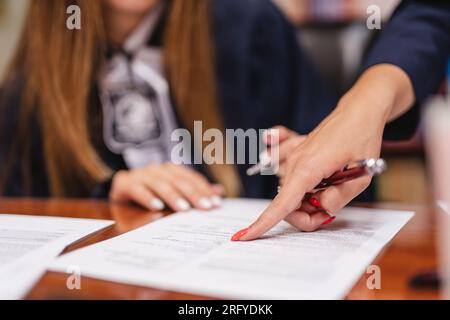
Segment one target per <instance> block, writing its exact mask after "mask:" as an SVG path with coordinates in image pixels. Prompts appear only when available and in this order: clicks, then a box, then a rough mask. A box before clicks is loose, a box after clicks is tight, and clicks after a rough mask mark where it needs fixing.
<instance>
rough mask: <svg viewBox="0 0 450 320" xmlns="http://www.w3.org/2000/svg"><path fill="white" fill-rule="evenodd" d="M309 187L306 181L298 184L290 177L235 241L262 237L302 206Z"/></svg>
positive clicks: (237, 235)
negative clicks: (267, 205)
mask: <svg viewBox="0 0 450 320" xmlns="http://www.w3.org/2000/svg"><path fill="white" fill-rule="evenodd" d="M306 190H307V187H306V183H303V185H302V184H298V183H297V179H290V180H289V182H288V183H287V184H286V187H284V188H283V189H282V190H281V191H280V193H279V194H278V195H277V196H276V197H275V199H274V200H273V201H272V203H271V204H270V205H269V207H267V209H266V210H264V212H263V213H262V214H261V215H260V216H259V218H258V219H257V220H256V221H255V222H254V223H253V224H252V225H251V226H250V227H249V228H247V229H243V230H241V231H239V232H238V233H237V234H236V235H235V237H233V240H234V241H249V240H254V239H257V238H260V237H261V236H262V235H263V234H264V233H266V232H267V231H269V230H270V229H271V228H273V227H274V226H275V225H276V224H278V223H279V222H280V221H282V220H283V219H284V218H285V217H286V216H288V215H289V214H290V213H291V212H293V211H294V210H296V209H297V208H299V207H300V205H301V203H302V200H303V197H304V196H305V193H306Z"/></svg>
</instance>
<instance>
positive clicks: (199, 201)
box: [174, 179, 214, 210]
mask: <svg viewBox="0 0 450 320" xmlns="http://www.w3.org/2000/svg"><path fill="white" fill-rule="evenodd" d="M174 187H175V188H176V189H177V190H178V191H179V192H180V194H181V195H183V197H185V198H186V199H187V200H188V201H189V202H190V203H191V205H192V206H193V207H195V208H197V209H200V210H211V209H212V208H213V207H214V204H213V202H212V199H211V197H210V196H207V195H205V194H204V193H202V192H201V191H200V190H199V189H197V188H196V186H195V181H193V180H189V179H180V181H179V182H178V183H177V184H174Z"/></svg>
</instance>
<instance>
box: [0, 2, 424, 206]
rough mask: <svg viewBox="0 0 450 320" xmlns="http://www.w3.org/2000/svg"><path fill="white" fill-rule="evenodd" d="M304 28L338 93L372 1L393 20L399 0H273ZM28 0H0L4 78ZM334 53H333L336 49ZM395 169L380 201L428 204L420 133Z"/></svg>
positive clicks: (361, 46) (305, 42)
mask: <svg viewBox="0 0 450 320" xmlns="http://www.w3.org/2000/svg"><path fill="white" fill-rule="evenodd" d="M273 1H274V2H275V3H276V4H277V5H278V6H279V7H280V8H281V10H282V11H283V13H284V14H285V15H286V17H287V18H288V19H289V20H290V21H291V22H292V23H293V24H294V25H295V26H296V27H297V28H298V32H299V42H300V43H301V45H302V46H303V47H304V48H305V49H306V51H307V52H309V55H310V57H311V58H312V60H313V61H314V63H315V64H316V65H317V67H318V69H319V70H320V72H321V73H322V76H323V77H324V79H325V80H326V81H327V82H328V84H329V86H330V87H331V88H332V89H333V90H334V91H335V93H336V94H337V95H342V93H344V92H345V91H346V90H347V89H348V88H349V87H350V86H351V84H352V83H353V81H354V80H355V77H356V76H357V73H358V68H359V66H360V63H361V61H362V58H363V56H364V53H365V52H366V51H367V49H368V47H369V46H370V44H371V42H372V41H373V40H374V39H375V38H376V36H377V34H378V32H379V31H378V30H369V29H368V28H367V27H366V19H367V17H368V14H367V12H366V10H367V7H368V6H369V5H372V4H375V5H378V6H379V7H380V8H381V13H382V18H383V21H386V20H387V19H389V17H390V15H391V14H392V12H393V10H394V9H395V7H396V6H397V4H398V3H399V0H273ZM27 3H28V0H1V1H0V48H2V49H1V50H0V77H1V76H2V74H3V72H4V70H5V66H6V65H7V63H8V60H9V58H10V56H11V54H12V51H13V50H14V45H15V43H16V41H17V37H18V35H19V33H20V27H21V24H22V21H23V17H24V13H25V10H26V7H27ZM330 53H331V54H330ZM383 156H384V157H385V158H386V159H387V160H388V163H389V170H388V171H387V173H386V174H385V175H383V176H382V177H381V178H380V179H378V181H377V182H376V184H375V194H376V200H379V201H387V202H390V201H400V202H413V203H423V202H426V201H428V200H429V199H430V197H431V194H430V191H429V190H427V189H426V186H427V183H426V180H427V173H426V170H425V158H424V153H423V146H422V137H421V134H420V132H418V133H417V135H416V136H415V137H414V138H413V139H411V140H410V141H405V142H396V143H386V145H385V147H384V150H383Z"/></svg>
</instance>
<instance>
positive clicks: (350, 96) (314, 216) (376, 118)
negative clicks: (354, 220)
mask: <svg viewBox="0 0 450 320" xmlns="http://www.w3.org/2000/svg"><path fill="white" fill-rule="evenodd" d="M414 101H415V95H414V90H413V86H412V83H411V81H410V79H409V77H408V75H407V74H406V73H405V72H404V71H403V70H402V69H400V68H398V67H396V66H394V65H388V64H381V65H376V66H374V67H372V68H370V69H368V70H367V71H366V72H365V73H364V74H363V75H362V76H361V77H360V79H359V80H358V81H357V83H356V84H355V85H354V87H353V88H352V89H351V90H350V91H349V92H348V93H347V94H346V95H345V96H344V97H343V98H342V99H341V100H340V102H339V104H338V106H337V108H336V109H335V111H333V112H332V113H331V114H330V116H328V117H327V118H326V119H325V120H324V121H323V122H322V123H321V124H320V125H319V126H318V127H317V128H316V129H315V130H314V131H313V132H312V133H311V134H309V135H308V136H307V137H306V139H305V140H304V141H302V142H300V143H298V144H297V145H295V144H292V145H294V150H289V153H290V156H289V157H287V159H286V160H285V161H284V164H283V165H282V166H281V169H282V171H283V172H282V173H283V176H282V180H281V182H282V186H283V187H282V190H281V192H280V193H279V194H278V196H277V197H276V198H275V199H274V200H273V202H272V203H271V204H270V206H269V207H268V208H267V209H266V210H265V211H264V212H263V213H262V214H261V216H260V217H259V218H258V219H257V221H256V222H255V223H253V224H252V225H251V226H250V227H249V228H248V229H247V228H246V229H244V230H241V231H240V232H238V233H237V235H235V236H234V237H233V239H234V240H242V241H247V240H253V239H257V238H259V237H261V236H262V235H263V234H264V233H266V232H267V231H268V230H270V229H271V228H272V227H273V226H275V225H276V224H277V223H278V222H280V221H281V220H283V219H284V220H286V221H287V222H289V223H290V224H292V225H293V226H295V227H296V228H298V229H299V230H302V231H314V230H317V229H318V228H320V227H321V225H322V224H323V223H324V222H327V221H328V220H329V219H330V216H329V215H328V214H326V213H325V212H324V211H323V210H320V209H317V208H316V207H314V206H312V205H311V204H309V203H307V202H305V201H303V198H304V196H305V194H306V193H307V192H309V191H310V190H312V189H313V188H314V187H315V186H316V185H317V184H318V183H319V182H320V181H321V180H322V179H324V178H327V177H329V176H331V175H332V174H333V173H334V172H336V171H338V170H340V169H342V168H343V167H344V166H345V165H346V164H347V163H349V162H351V161H354V160H360V159H365V158H377V157H379V155H380V149H381V142H382V135H383V130H384V127H385V125H386V123H387V122H388V121H390V120H393V119H395V118H397V117H398V116H400V115H401V114H403V113H404V112H405V111H407V110H408V109H409V108H410V107H411V106H412V105H413V103H414ZM288 135H290V136H291V137H292V138H294V137H295V135H294V134H293V133H290V134H288ZM281 157H283V155H281ZM370 180H371V179H370V178H360V179H358V180H355V181H351V182H347V183H345V184H342V185H340V186H333V187H330V188H328V189H326V190H324V191H320V192H318V193H316V194H315V195H314V197H315V198H317V199H318V200H319V202H320V204H321V207H322V208H326V209H327V210H328V211H330V212H332V213H336V212H338V211H339V210H340V209H342V208H343V207H344V206H345V205H346V204H347V203H349V202H350V201H351V200H352V199H353V198H354V197H356V196H357V195H358V194H360V193H361V192H362V191H364V189H366V188H367V186H368V185H369V183H370Z"/></svg>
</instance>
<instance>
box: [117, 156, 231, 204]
mask: <svg viewBox="0 0 450 320" xmlns="http://www.w3.org/2000/svg"><path fill="white" fill-rule="evenodd" d="M222 193H223V188H222V187H221V186H217V185H212V184H210V183H209V182H208V180H206V178H205V177H203V176H202V175H201V174H199V173H197V172H196V171H194V170H192V169H190V168H187V167H185V166H182V165H176V164H173V163H164V164H151V165H148V166H147V167H144V168H142V169H134V170H129V171H119V172H117V173H116V174H115V175H114V177H113V180H112V184H111V191H110V193H109V198H110V199H111V200H113V201H133V202H135V203H137V204H139V205H141V206H143V207H144V208H146V209H149V210H151V211H161V210H163V209H164V208H165V207H166V205H167V206H168V208H170V209H172V210H174V211H187V210H189V209H191V208H196V209H200V210H210V209H213V208H214V207H218V206H220V204H221V195H222Z"/></svg>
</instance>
